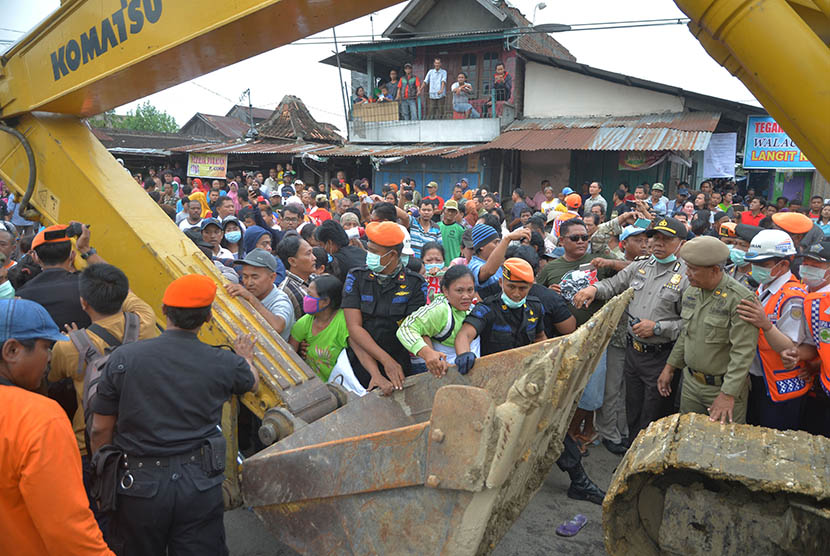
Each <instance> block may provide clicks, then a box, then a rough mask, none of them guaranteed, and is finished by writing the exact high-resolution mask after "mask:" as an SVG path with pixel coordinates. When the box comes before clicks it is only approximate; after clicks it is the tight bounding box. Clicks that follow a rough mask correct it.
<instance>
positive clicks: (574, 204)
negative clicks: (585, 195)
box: [565, 193, 582, 209]
mask: <svg viewBox="0 0 830 556" xmlns="http://www.w3.org/2000/svg"><path fill="white" fill-rule="evenodd" d="M565 205H567V207H568V208H573V209H575V208H579V207H581V206H582V197H580V196H579V195H578V194H576V193H569V194H568V195H567V196H566V197H565Z"/></svg>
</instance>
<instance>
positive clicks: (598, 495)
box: [568, 463, 605, 505]
mask: <svg viewBox="0 0 830 556" xmlns="http://www.w3.org/2000/svg"><path fill="white" fill-rule="evenodd" d="M568 475H569V476H570V478H571V486H570V487H568V498H573V499H574V500H587V501H588V502H592V503H594V504H598V505H602V500H603V498H605V491H603V490H602V489H600V488H599V487H598V486H597V485H595V484H594V482H593V481H592V480H591V478H590V477H589V476H588V474H587V473H585V469H583V468H582V463H578V464H576V465H575V466H573V467H571V468H570V469H568Z"/></svg>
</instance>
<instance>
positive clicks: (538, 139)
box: [465, 113, 720, 154]
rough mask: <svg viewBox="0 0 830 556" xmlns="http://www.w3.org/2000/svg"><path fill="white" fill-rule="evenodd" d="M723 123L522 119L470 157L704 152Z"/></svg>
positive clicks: (707, 118)
mask: <svg viewBox="0 0 830 556" xmlns="http://www.w3.org/2000/svg"><path fill="white" fill-rule="evenodd" d="M719 119H720V114H716V113H680V114H658V115H648V116H631V117H622V118H620V117H604V118H572V117H568V118H544V119H528V120H519V121H517V122H515V123H513V124H511V125H510V126H509V127H508V128H507V130H506V131H505V132H504V133H502V134H501V135H499V136H498V137H496V138H495V139H493V140H492V141H490V142H489V143H487V144H484V145H480V146H479V147H476V148H475V149H473V150H472V151H467V152H468V153H469V152H479V151H485V150H490V149H504V150H516V151H544V150H574V151H703V150H706V147H707V145H709V140H710V139H711V138H712V132H714V130H715V127H717V124H718V121H719ZM465 154H467V153H465Z"/></svg>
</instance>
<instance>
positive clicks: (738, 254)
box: [729, 247, 746, 266]
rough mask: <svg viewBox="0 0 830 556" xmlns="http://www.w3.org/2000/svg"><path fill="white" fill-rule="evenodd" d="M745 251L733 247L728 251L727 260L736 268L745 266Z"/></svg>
mask: <svg viewBox="0 0 830 556" xmlns="http://www.w3.org/2000/svg"><path fill="white" fill-rule="evenodd" d="M745 257H746V251H742V250H741V249H738V248H737V247H733V248H732V249H730V251H729V260H731V261H732V262H733V263H735V265H736V266H744V265H745V264H746V258H745Z"/></svg>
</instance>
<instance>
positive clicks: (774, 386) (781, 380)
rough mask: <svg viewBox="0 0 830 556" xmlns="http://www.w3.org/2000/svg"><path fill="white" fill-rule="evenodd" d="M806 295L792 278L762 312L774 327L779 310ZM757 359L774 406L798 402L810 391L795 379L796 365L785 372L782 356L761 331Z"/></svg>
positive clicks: (799, 284) (804, 382)
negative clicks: (777, 403)
mask: <svg viewBox="0 0 830 556" xmlns="http://www.w3.org/2000/svg"><path fill="white" fill-rule="evenodd" d="M806 295H807V291H806V290H805V289H804V285H803V284H802V283H801V282H799V281H798V279H797V278H796V277H795V276H792V277H790V280H789V281H788V282H787V283H786V284H784V285H783V286H782V287H781V289H780V290H778V292H777V293H776V294H775V295H772V296H770V298H769V299H768V300H767V303H766V305H765V306H764V312H765V313H766V315H767V318H768V319H769V320H770V322H771V323H772V325H773V326H775V324H776V323H777V322H778V319H780V318H781V309H782V307H784V304H785V303H786V302H787V301H789V300H790V299H793V298H796V299H801V300H803V299H804V297H805V296H806ZM758 356H759V358H760V359H761V367H762V369H763V371H764V379H765V382H766V385H767V394H768V395H769V397H770V398H771V399H772V401H774V402H784V401H787V400H792V399H795V398H799V397H801V396H803V395H804V394H806V393H807V392H808V391H809V390H810V386H811V385H812V383H811V382H808V381H804V380H801V379H800V378H798V373H799V372H801V368H802V365H801V363H800V362H799V364H798V365H796V366H795V367H794V368H792V369H785V368H784V363H783V362H782V361H781V356H780V355H779V354H778V352H777V351H775V350H774V349H772V347H770V345H769V343H768V342H767V338H766V335H765V334H764V331H763V330H762V331H761V334H760V335H759V336H758Z"/></svg>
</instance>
